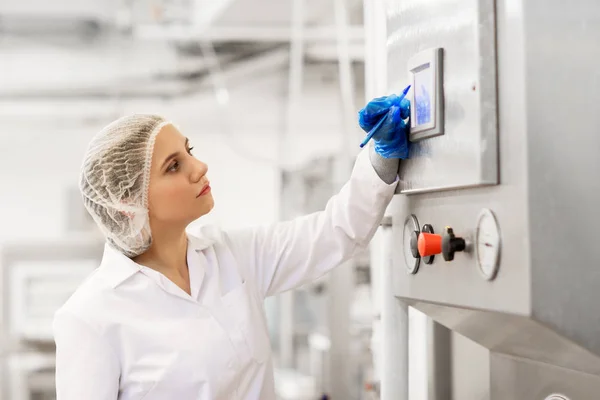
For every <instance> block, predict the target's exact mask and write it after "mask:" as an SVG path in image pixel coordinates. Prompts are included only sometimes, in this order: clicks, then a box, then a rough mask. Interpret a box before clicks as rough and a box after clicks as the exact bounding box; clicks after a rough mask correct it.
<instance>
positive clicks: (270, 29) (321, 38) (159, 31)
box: [134, 11, 364, 43]
mask: <svg viewBox="0 0 600 400" xmlns="http://www.w3.org/2000/svg"><path fill="white" fill-rule="evenodd" d="M294 12H295V11H294ZM292 19H293V16H292ZM337 29H338V28H337V26H318V27H305V28H304V29H303V31H302V36H303V39H304V41H310V42H334V41H335V40H336V32H337ZM134 35H135V36H137V37H139V38H142V39H152V40H155V39H160V40H181V41H195V40H199V39H202V40H209V41H211V42H213V43H216V42H231V41H235V42H288V41H289V42H291V41H293V39H294V28H293V27H292V28H290V27H287V26H214V27H209V28H207V29H204V30H201V31H194V30H192V29H188V28H185V27H177V26H173V27H156V26H150V25H149V26H140V27H137V28H135V30H134ZM347 37H348V40H349V41H352V42H362V41H363V40H364V30H363V27H362V26H361V25H351V26H348V36H347Z"/></svg>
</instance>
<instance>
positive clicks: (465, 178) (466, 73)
mask: <svg viewBox="0 0 600 400" xmlns="http://www.w3.org/2000/svg"><path fill="white" fill-rule="evenodd" d="M387 24H388V25H387V26H388V89H389V90H388V91H389V92H398V91H399V88H401V87H404V85H405V84H408V83H410V82H409V73H408V61H409V59H410V58H411V57H413V56H415V55H417V54H419V53H420V52H422V51H424V50H426V49H431V48H438V47H440V48H443V51H444V59H443V71H444V73H443V77H444V84H443V88H444V97H445V99H444V101H443V104H444V109H445V122H444V135H442V136H438V137H434V138H428V139H425V140H422V141H419V142H416V143H413V146H412V148H411V157H410V159H409V160H407V161H406V162H402V163H401V167H400V178H401V182H400V185H399V189H400V190H401V191H402V192H403V193H414V192H425V191H432V190H442V189H450V188H464V187H471V186H479V185H489V184H496V183H497V182H498V169H497V164H498V160H497V154H498V151H497V145H496V144H497V108H496V102H497V101H496V100H497V96H496V47H495V35H494V34H495V9H494V0H445V1H421V0H406V1H389V2H388V21H387ZM412 90H413V91H414V90H415V88H413V89H412Z"/></svg>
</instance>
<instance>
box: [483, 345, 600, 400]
mask: <svg viewBox="0 0 600 400" xmlns="http://www.w3.org/2000/svg"><path fill="white" fill-rule="evenodd" d="M490 370H491V377H492V378H491V385H490V386H491V387H490V392H491V396H490V400H545V399H546V398H547V397H548V396H550V395H553V394H560V395H563V396H565V397H566V398H568V399H570V400H594V399H597V398H598V397H600V395H599V393H600V376H595V375H589V374H583V373H580V372H575V371H571V370H568V369H565V368H559V367H555V366H552V365H548V364H544V363H538V362H533V361H528V360H525V359H520V358H514V357H508V356H503V355H499V354H492V355H491V361H490Z"/></svg>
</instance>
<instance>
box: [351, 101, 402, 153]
mask: <svg viewBox="0 0 600 400" xmlns="http://www.w3.org/2000/svg"><path fill="white" fill-rule="evenodd" d="M399 100H400V97H399V96H396V95H395V94H392V95H390V96H384V97H378V98H376V99H373V100H371V101H370V102H369V103H368V104H367V105H366V106H365V108H363V109H362V110H360V111H359V112H358V123H359V124H360V127H361V128H362V129H363V130H364V131H365V132H367V133H369V132H370V131H371V130H372V129H373V128H374V127H375V126H376V125H377V123H378V122H379V121H380V120H381V119H382V118H385V120H384V121H383V122H382V124H381V125H380V126H379V127H378V128H377V129H376V131H375V134H374V135H373V141H374V142H375V151H376V152H377V153H378V154H379V155H381V156H382V157H384V158H400V159H406V158H408V150H409V146H410V142H409V141H408V136H409V134H410V101H409V100H408V99H406V98H404V99H402V101H399ZM407 118H409V120H408V121H404V120H405V119H407Z"/></svg>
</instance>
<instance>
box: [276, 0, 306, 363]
mask: <svg viewBox="0 0 600 400" xmlns="http://www.w3.org/2000/svg"><path fill="white" fill-rule="evenodd" d="M304 9H305V4H304V0H294V1H293V2H292V26H291V38H290V69H289V81H288V84H289V86H288V107H287V115H286V117H287V118H286V129H285V130H284V131H283V132H282V133H281V134H279V135H278V136H277V157H278V164H279V165H282V164H283V162H284V160H285V157H286V155H287V140H288V138H289V136H290V135H291V134H292V128H293V126H294V116H295V111H296V109H297V106H298V103H299V100H300V97H301V96H302V74H303V69H304V37H303V34H304ZM294 296H295V293H294V291H288V292H286V293H282V294H281V295H280V307H279V357H280V363H281V365H282V366H283V367H287V368H292V367H293V363H294V309H295V307H294Z"/></svg>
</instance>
